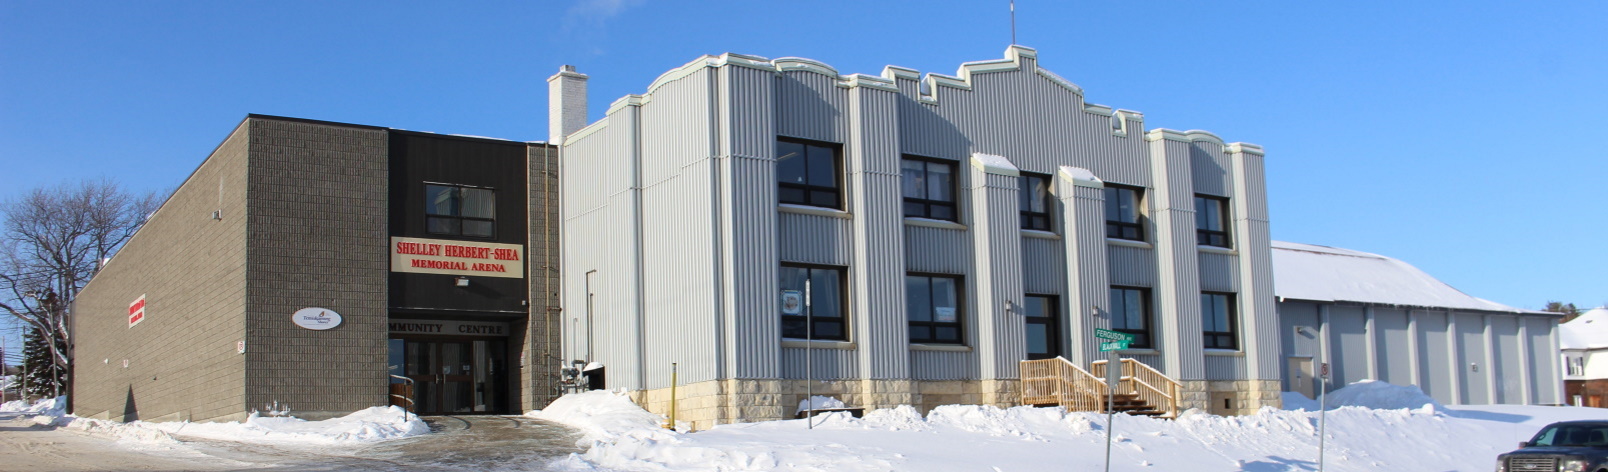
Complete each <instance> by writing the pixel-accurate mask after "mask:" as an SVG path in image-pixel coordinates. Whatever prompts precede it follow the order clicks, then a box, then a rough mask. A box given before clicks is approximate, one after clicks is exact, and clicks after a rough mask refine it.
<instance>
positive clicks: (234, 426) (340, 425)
mask: <svg viewBox="0 0 1608 472" xmlns="http://www.w3.org/2000/svg"><path fill="white" fill-rule="evenodd" d="M64 407H65V401H64V399H62V398H55V399H50V400H42V401H39V402H36V403H33V404H29V403H27V402H24V401H12V402H7V403H5V404H4V405H0V413H26V414H29V415H31V416H33V422H34V424H38V425H42V426H61V427H66V428H68V429H73V430H79V431H83V432H86V433H90V434H93V435H99V436H107V437H112V438H116V439H120V440H132V441H143V442H152V443H163V442H175V440H174V438H173V437H172V436H173V435H180V436H190V437H197V438H205V439H216V440H224V441H236V442H248V443H267V444H303V445H341V444H352V443H370V442H377V441H384V440H389V439H397V438H403V437H408V436H417V435H421V434H425V433H429V432H430V427H429V425H427V424H425V422H424V421H423V420H420V419H419V417H418V416H414V415H408V417H407V419H406V420H404V419H403V414H402V409H401V408H398V407H394V406H392V407H373V408H369V409H366V410H362V411H358V412H355V413H352V414H350V415H347V416H344V417H340V418H335V419H329V420H323V421H306V420H302V419H298V418H294V417H270V416H259V415H257V414H255V413H254V414H252V415H251V417H249V418H247V419H246V421H244V422H235V421H230V422H222V423H191V422H187V421H184V422H165V423H152V422H145V421H133V422H128V423H119V422H115V421H103V420H95V419H89V418H79V417H76V416H70V415H66V414H64V413H63V411H62V410H63V408H64Z"/></svg>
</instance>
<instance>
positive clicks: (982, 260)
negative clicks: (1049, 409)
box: [968, 168, 1027, 379]
mask: <svg viewBox="0 0 1608 472" xmlns="http://www.w3.org/2000/svg"><path fill="white" fill-rule="evenodd" d="M971 173H972V181H973V182H984V181H986V182H987V183H986V185H979V186H975V187H973V188H971V189H970V190H969V193H970V194H971V198H972V208H973V210H974V211H976V215H977V218H976V219H975V220H973V221H974V222H975V223H976V225H975V226H973V227H972V230H973V231H974V233H973V234H972V238H973V244H974V245H975V248H974V251H975V252H974V253H973V254H974V255H975V257H976V258H977V259H976V262H975V264H976V266H975V269H974V271H975V272H974V273H975V274H976V277H975V278H974V279H972V280H974V282H968V283H969V284H972V285H974V286H975V287H976V289H975V290H972V292H973V293H975V294H976V295H975V297H973V298H972V300H975V301H974V302H973V303H971V306H972V307H973V311H972V313H976V314H977V315H976V319H977V322H976V323H975V325H976V331H975V332H976V333H977V334H976V336H975V339H976V340H977V342H976V344H972V345H973V346H976V347H977V353H978V358H979V360H980V361H981V362H982V374H983V378H984V379H1011V378H1016V377H1017V365H1018V363H1019V362H1020V361H1021V360H1022V359H1026V358H1027V335H1026V323H1025V321H1024V320H1023V319H1022V316H1021V315H1020V314H1019V312H1016V311H1014V310H1013V311H1007V309H1006V306H1007V305H1013V306H1015V307H1017V308H1015V310H1020V309H1021V308H1020V307H1021V306H1022V301H1023V300H1022V293H1023V291H1022V249H1021V244H1022V236H1021V234H1022V232H1021V213H1020V211H1019V209H1018V208H1019V205H1018V203H1017V201H1018V200H1017V199H1018V198H1020V193H1019V192H1020V190H1019V186H1018V184H1017V178H1016V177H1015V176H1007V175H998V174H986V177H985V174H984V173H983V172H982V171H981V170H978V169H976V168H973V169H972V171H971Z"/></svg>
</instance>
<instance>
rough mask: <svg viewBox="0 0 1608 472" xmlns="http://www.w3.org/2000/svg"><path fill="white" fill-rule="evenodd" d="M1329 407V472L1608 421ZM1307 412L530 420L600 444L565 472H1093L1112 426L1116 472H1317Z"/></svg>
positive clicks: (1465, 462) (1390, 396)
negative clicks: (578, 432) (665, 424)
mask: <svg viewBox="0 0 1608 472" xmlns="http://www.w3.org/2000/svg"><path fill="white" fill-rule="evenodd" d="M1295 397H1296V398H1300V399H1304V397H1300V396H1299V395H1295ZM1286 398H1287V400H1286V402H1288V403H1287V404H1288V405H1292V406H1295V405H1296V404H1297V403H1299V402H1290V400H1289V398H1290V397H1289V396H1287V397H1286ZM1330 398H1331V399H1334V400H1333V401H1332V402H1331V405H1330V406H1331V407H1334V406H1339V405H1342V404H1343V405H1349V406H1346V407H1343V408H1338V409H1336V410H1333V411H1330V412H1328V413H1327V415H1328V419H1327V431H1326V442H1327V450H1328V452H1327V454H1326V456H1325V458H1326V467H1327V469H1328V470H1331V471H1357V472H1361V471H1375V470H1457V471H1465V470H1468V471H1478V470H1490V469H1492V467H1493V465H1494V461H1495V457H1496V455H1497V454H1499V453H1502V452H1506V451H1508V450H1511V449H1512V448H1513V444H1514V443H1515V442H1516V441H1519V440H1523V439H1528V437H1529V436H1530V435H1533V434H1534V433H1535V431H1536V430H1537V429H1539V428H1540V427H1541V426H1543V425H1545V424H1546V423H1548V422H1551V421H1556V420H1558V419H1580V418H1603V419H1608V410H1604V409H1590V408H1572V407H1563V408H1560V407H1536V406H1518V405H1498V406H1489V407H1456V408H1453V409H1448V410H1447V411H1446V412H1445V414H1443V413H1442V412H1441V411H1439V409H1440V408H1443V407H1441V406H1440V405H1439V404H1436V403H1434V402H1433V400H1428V399H1427V397H1424V396H1423V392H1421V391H1418V390H1417V389H1414V388H1411V387H1396V386H1393V385H1389V384H1386V383H1383V382H1359V383H1357V384H1353V385H1351V386H1348V387H1346V388H1343V389H1340V390H1337V391H1336V392H1334V393H1331V394H1330ZM1305 401H1306V402H1307V403H1308V406H1310V410H1314V411H1291V410H1277V409H1272V408H1264V409H1262V410H1261V411H1259V412H1257V413H1256V414H1254V415H1247V416H1228V417H1224V416H1216V415H1211V414H1207V413H1204V412H1200V411H1198V410H1196V411H1191V412H1189V413H1186V414H1184V415H1182V416H1181V417H1180V418H1179V419H1177V420H1176V421H1174V420H1161V419H1154V418H1146V417H1130V416H1125V415H1118V416H1116V418H1115V421H1114V425H1108V424H1107V423H1106V416H1105V415H1103V414H1098V413H1085V412H1066V411H1064V410H1062V409H1060V408H1030V407H1016V408H1008V409H1001V408H995V407H992V406H977V405H949V406H941V407H938V408H934V409H933V410H932V411H931V412H930V413H928V414H926V415H922V414H921V413H920V412H919V411H918V410H917V409H915V408H913V407H910V406H900V407H897V408H889V409H880V410H873V411H870V412H868V413H867V414H866V415H865V418H863V419H858V418H853V417H851V416H850V415H848V414H843V413H833V414H826V415H821V416H819V417H817V418H816V419H815V422H814V428H813V429H810V428H808V427H807V426H806V424H805V422H804V420H786V421H768V422H760V423H746V424H730V425H719V426H715V427H713V428H711V429H709V430H706V431H700V432H696V433H675V432H671V431H666V430H664V429H662V428H660V427H659V424H658V417H657V415H653V414H651V413H648V412H645V411H642V410H641V409H640V408H637V407H636V406H635V405H632V404H630V402H629V401H628V400H627V399H626V398H625V397H624V396H621V395H616V394H609V393H605V392H592V393H588V394H581V395H572V396H568V397H565V398H563V399H560V401H559V402H555V403H554V406H553V407H552V408H549V409H548V410H544V411H543V412H540V413H532V414H531V416H536V417H538V418H546V419H552V420H554V421H560V422H564V423H566V424H570V425H573V426H575V427H577V428H582V429H583V430H590V431H595V433H594V437H597V438H599V439H596V440H595V441H594V442H592V443H591V444H590V447H589V448H588V450H587V451H586V452H585V453H584V454H577V455H572V456H570V457H568V458H566V459H564V460H561V461H558V462H556V463H554V464H549V466H550V467H552V468H554V469H557V470H569V471H593V470H612V471H656V472H667V471H707V470H726V471H739V470H779V471H824V470H831V471H851V472H852V471H873V470H878V471H886V470H898V471H974V470H980V471H988V470H997V471H1022V470H1100V469H1101V468H1103V466H1104V464H1103V457H1104V454H1105V438H1106V432H1107V430H1108V426H1111V428H1110V430H1111V431H1113V432H1114V433H1115V434H1114V435H1113V437H1114V439H1115V442H1114V446H1113V448H1112V457H1113V459H1112V460H1113V462H1112V470H1119V471H1156V470H1189V471H1202V472H1219V471H1221V472H1229V471H1252V470H1254V471H1295V470H1314V469H1316V463H1317V452H1318V415H1319V413H1318V412H1316V411H1315V410H1317V406H1316V402H1312V401H1311V400H1310V399H1305ZM1426 407H1428V408H1426ZM1381 408H1382V409H1381ZM592 414H596V415H598V416H599V418H592V417H590V415H592Z"/></svg>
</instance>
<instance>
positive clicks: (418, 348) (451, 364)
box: [391, 339, 507, 415]
mask: <svg viewBox="0 0 1608 472" xmlns="http://www.w3.org/2000/svg"><path fill="white" fill-rule="evenodd" d="M505 345H506V341H504V340H501V339H491V340H436V339H393V340H391V349H392V358H393V359H395V358H396V357H397V353H396V349H397V348H398V347H400V348H401V351H402V352H401V356H400V357H401V361H402V362H401V365H400V370H401V371H402V372H403V373H402V374H401V375H402V376H404V377H407V378H409V379H412V380H413V392H412V394H413V402H414V403H413V407H414V411H416V412H418V413H420V414H426V415H431V414H453V413H501V412H503V410H504V409H505V407H504V403H506V401H505V398H504V397H506V396H507V395H506V391H507V372H506V370H507V368H506V367H507V366H506V365H505V364H506V362H507V361H506V360H504V359H503V349H504V347H505ZM395 364H396V363H395V362H394V361H393V368H395V367H397V366H396V365H395ZM393 390H396V389H395V388H393Z"/></svg>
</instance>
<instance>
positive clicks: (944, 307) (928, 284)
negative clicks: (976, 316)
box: [905, 275, 961, 344]
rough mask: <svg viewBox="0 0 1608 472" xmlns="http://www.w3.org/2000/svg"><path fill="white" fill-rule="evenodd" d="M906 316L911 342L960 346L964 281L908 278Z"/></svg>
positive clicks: (943, 277) (922, 276)
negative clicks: (961, 299) (908, 322)
mask: <svg viewBox="0 0 1608 472" xmlns="http://www.w3.org/2000/svg"><path fill="white" fill-rule="evenodd" d="M905 315H906V316H907V317H909V319H910V342H912V343H942V344H960V343H961V337H960V316H961V313H960V279H959V278H956V277H949V276H942V275H906V276H905Z"/></svg>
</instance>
